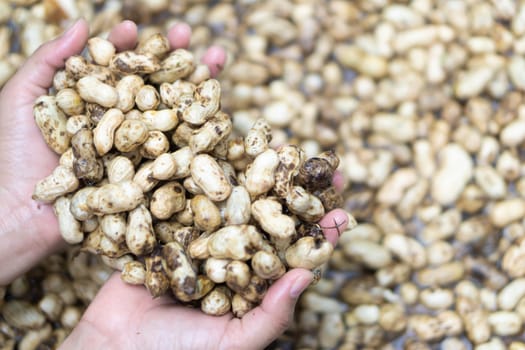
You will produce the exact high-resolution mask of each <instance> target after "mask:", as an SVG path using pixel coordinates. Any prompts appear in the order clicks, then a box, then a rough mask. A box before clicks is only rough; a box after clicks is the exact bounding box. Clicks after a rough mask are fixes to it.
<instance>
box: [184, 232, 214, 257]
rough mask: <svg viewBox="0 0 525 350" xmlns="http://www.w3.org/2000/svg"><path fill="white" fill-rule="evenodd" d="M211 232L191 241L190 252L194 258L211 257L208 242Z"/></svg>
mask: <svg viewBox="0 0 525 350" xmlns="http://www.w3.org/2000/svg"><path fill="white" fill-rule="evenodd" d="M211 235H212V234H211V233H209V232H205V233H203V234H202V235H200V236H199V237H198V238H197V239H195V240H193V241H191V243H190V244H189V245H188V253H189V255H190V258H192V259H199V260H203V259H207V258H209V257H210V250H209V249H208V242H209V241H210V237H211Z"/></svg>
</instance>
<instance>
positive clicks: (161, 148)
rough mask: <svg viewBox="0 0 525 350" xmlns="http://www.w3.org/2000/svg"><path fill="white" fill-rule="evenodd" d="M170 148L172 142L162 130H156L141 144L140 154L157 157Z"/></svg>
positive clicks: (150, 157)
mask: <svg viewBox="0 0 525 350" xmlns="http://www.w3.org/2000/svg"><path fill="white" fill-rule="evenodd" d="M169 149H170V142H169V140H168V138H167V137H166V135H164V134H163V133H162V132H160V131H157V130H154V131H150V132H149V133H148V138H147V139H146V141H145V142H144V143H143V144H142V145H141V146H140V154H141V155H142V157H144V158H148V159H155V158H157V157H158V156H160V155H161V154H164V153H166V152H167V151H168V150H169Z"/></svg>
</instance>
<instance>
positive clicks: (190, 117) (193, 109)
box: [182, 79, 221, 125]
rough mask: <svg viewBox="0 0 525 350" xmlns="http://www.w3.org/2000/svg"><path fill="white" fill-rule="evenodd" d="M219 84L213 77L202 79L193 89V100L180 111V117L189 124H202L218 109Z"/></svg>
mask: <svg viewBox="0 0 525 350" xmlns="http://www.w3.org/2000/svg"><path fill="white" fill-rule="evenodd" d="M220 94H221V86H220V84H219V82H218V81H217V80H215V79H208V80H205V81H203V82H202V83H201V84H199V85H198V86H197V88H196V89H195V95H196V97H195V102H193V103H192V104H191V105H190V106H189V107H188V108H187V109H185V110H184V112H183V113H182V119H183V120H184V121H185V122H187V123H189V124H191V125H202V124H204V123H205V122H206V121H207V120H208V119H209V118H211V117H212V116H213V115H215V113H217V111H218V110H219V102H220Z"/></svg>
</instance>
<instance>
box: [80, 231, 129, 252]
mask: <svg viewBox="0 0 525 350" xmlns="http://www.w3.org/2000/svg"><path fill="white" fill-rule="evenodd" d="M81 251H83V252H89V253H91V254H98V255H104V256H108V257H110V258H118V257H121V256H123V255H125V254H128V253H129V249H128V247H127V246H126V245H125V244H123V243H120V244H119V243H116V242H114V241H113V240H111V239H109V238H108V237H107V236H106V235H104V233H103V232H102V230H101V229H100V225H99V227H97V229H95V230H94V231H93V232H91V233H90V234H89V235H87V237H86V238H85V239H84V241H83V242H82V249H81Z"/></svg>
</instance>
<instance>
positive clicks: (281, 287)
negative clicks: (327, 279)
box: [241, 269, 313, 349]
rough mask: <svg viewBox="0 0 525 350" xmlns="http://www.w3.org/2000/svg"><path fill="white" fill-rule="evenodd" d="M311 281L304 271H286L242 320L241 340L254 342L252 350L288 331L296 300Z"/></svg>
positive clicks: (311, 277)
mask: <svg viewBox="0 0 525 350" xmlns="http://www.w3.org/2000/svg"><path fill="white" fill-rule="evenodd" d="M312 279H313V275H312V273H311V272H310V271H308V270H304V269H293V270H290V271H288V272H287V273H286V274H285V275H284V276H283V277H282V278H281V279H279V280H278V281H276V282H275V283H274V284H273V285H272V286H271V287H270V289H269V290H268V293H267V294H266V296H265V297H264V300H263V302H262V304H261V305H260V306H258V307H256V308H255V309H253V310H252V311H250V312H249V313H248V314H246V315H245V316H244V317H243V318H242V320H241V327H242V332H243V336H244V339H250V341H253V342H254V343H255V344H251V347H252V348H253V349H262V348H264V347H265V346H267V345H268V344H270V343H271V342H272V341H273V340H275V338H277V337H278V336H279V335H281V334H282V333H283V332H284V331H285V330H286V329H287V328H288V326H289V325H290V323H291V321H292V318H293V312H294V308H295V304H296V302H297V299H298V297H299V295H301V293H302V292H303V291H304V290H305V289H306V287H308V286H309V285H310V283H311V282H312ZM252 345H253V346H252Z"/></svg>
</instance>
